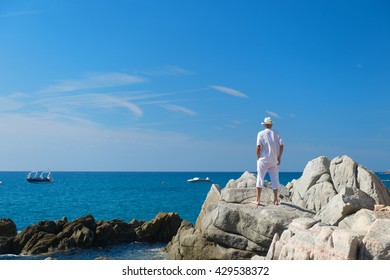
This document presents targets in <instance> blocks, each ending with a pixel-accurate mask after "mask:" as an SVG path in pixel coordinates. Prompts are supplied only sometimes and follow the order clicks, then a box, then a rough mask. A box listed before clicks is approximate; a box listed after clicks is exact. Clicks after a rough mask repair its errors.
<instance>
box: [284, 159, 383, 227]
mask: <svg viewBox="0 0 390 280" xmlns="http://www.w3.org/2000/svg"><path fill="white" fill-rule="evenodd" d="M289 189H290V192H291V202H292V203H294V204H295V205H297V206H300V207H302V208H305V209H308V210H311V211H315V212H320V211H321V210H323V208H325V207H328V208H329V207H330V206H329V205H328V203H329V202H330V201H331V200H332V199H333V198H334V197H335V196H337V195H338V196H339V197H338V198H336V199H335V200H337V201H339V202H340V201H341V200H343V197H346V194H345V192H348V193H351V192H353V193H354V196H355V197H356V195H358V196H359V197H360V198H363V197H365V199H366V198H368V197H370V202H369V203H368V202H367V201H365V202H366V203H361V205H360V206H358V207H357V208H356V207H355V210H353V211H355V212H356V211H357V210H359V209H361V208H369V209H373V207H374V205H375V204H384V205H390V191H389V190H388V189H387V188H386V186H385V185H384V184H383V182H382V181H381V180H380V179H379V178H378V176H376V175H375V173H374V172H372V171H371V170H369V169H367V168H366V167H364V166H362V165H360V164H359V163H357V162H355V161H354V160H353V159H351V158H350V157H348V156H342V157H336V158H334V159H333V160H329V159H328V158H326V157H324V156H321V157H318V158H316V159H313V160H311V161H309V162H308V164H307V165H306V167H305V169H304V172H303V174H302V176H301V178H299V179H298V180H296V181H294V182H293V183H292V184H291V186H290V188H289ZM346 189H347V190H346ZM351 190H352V191H351ZM357 193H360V194H357ZM347 196H348V194H347ZM334 203H335V201H333V202H332V204H334ZM346 204H348V203H346ZM347 207H349V206H347ZM326 211H328V210H326ZM343 211H344V210H343ZM345 211H346V212H348V213H347V214H351V209H347V210H345ZM338 219H339V218H338ZM336 220H337V219H336Z"/></svg>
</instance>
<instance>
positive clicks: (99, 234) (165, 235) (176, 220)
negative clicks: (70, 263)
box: [0, 213, 182, 255]
mask: <svg viewBox="0 0 390 280" xmlns="http://www.w3.org/2000/svg"><path fill="white" fill-rule="evenodd" d="M181 222H182V219H181V218H180V217H179V216H178V214H176V213H159V214H158V215H157V216H156V217H155V218H154V219H153V220H152V221H150V222H144V221H137V220H132V221H131V222H130V223H126V222H124V221H122V220H111V221H98V222H96V221H95V218H94V217H93V216H92V215H86V216H84V217H81V218H78V219H76V220H74V221H71V222H68V220H67V218H66V217H64V218H63V219H62V220H59V221H40V222H38V223H36V224H33V225H30V226H28V227H26V228H25V229H23V230H22V231H21V232H20V233H19V234H16V225H15V224H14V223H13V221H11V220H10V219H1V220H0V254H21V255H37V254H45V253H50V252H54V251H58V250H70V249H75V248H92V247H100V246H105V245H108V244H119V243H129V242H134V241H142V242H169V241H170V240H171V239H172V237H173V236H174V235H176V233H177V229H178V228H179V226H180V224H181Z"/></svg>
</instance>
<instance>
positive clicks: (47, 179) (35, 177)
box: [26, 171, 54, 183]
mask: <svg viewBox="0 0 390 280" xmlns="http://www.w3.org/2000/svg"><path fill="white" fill-rule="evenodd" d="M26 180H27V182H29V183H52V182H54V179H53V177H52V176H51V172H50V171H48V172H43V171H31V172H30V173H28V175H27V178H26Z"/></svg>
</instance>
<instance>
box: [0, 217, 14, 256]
mask: <svg viewBox="0 0 390 280" xmlns="http://www.w3.org/2000/svg"><path fill="white" fill-rule="evenodd" d="M16 234H17V231H16V225H15V223H14V222H13V221H12V220H11V219H0V254H6V253H7V252H9V251H10V250H11V249H12V238H13V237H14V236H16Z"/></svg>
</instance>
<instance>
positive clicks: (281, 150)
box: [278, 145, 284, 165]
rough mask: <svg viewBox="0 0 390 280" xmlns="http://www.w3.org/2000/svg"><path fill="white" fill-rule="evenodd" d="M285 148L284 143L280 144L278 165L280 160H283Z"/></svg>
mask: <svg viewBox="0 0 390 280" xmlns="http://www.w3.org/2000/svg"><path fill="white" fill-rule="evenodd" d="M283 150H284V145H280V148H279V156H278V165H280V162H281V161H282V154H283Z"/></svg>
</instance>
